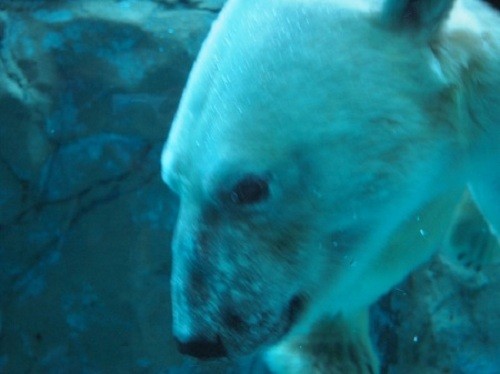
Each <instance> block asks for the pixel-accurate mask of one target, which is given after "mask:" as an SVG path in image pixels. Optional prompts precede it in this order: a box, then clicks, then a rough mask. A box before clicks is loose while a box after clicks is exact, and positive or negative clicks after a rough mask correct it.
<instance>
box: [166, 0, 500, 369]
mask: <svg viewBox="0 0 500 374" xmlns="http://www.w3.org/2000/svg"><path fill="white" fill-rule="evenodd" d="M499 27H500V19H499V16H498V14H497V13H496V11H495V10H493V9H491V8H489V7H488V6H487V5H486V4H483V3H481V2H479V1H474V0H470V1H469V0H463V1H460V0H457V1H453V0H385V1H378V0H377V1H376V0H229V1H228V3H227V4H226V6H225V8H224V9H223V11H222V12H221V14H220V15H219V18H218V20H217V21H216V22H215V24H214V25H213V27H212V30H211V32H210V34H209V36H208V38H207V40H206V41H205V43H204V45H203V47H202V50H201V52H200V54H199V57H198V59H197V61H196V62H195V65H194V67H193V69H192V72H191V74H190V77H189V80H188V83H187V86H186V88H185V91H184V93H183V96H182V99H181V102H180V106H179V109H178V112H177V115H176V117H175V119H174V123H173V125H172V128H171V132H170V134H169V137H168V139H167V142H166V144H165V147H164V149H163V153H162V159H161V162H162V177H163V179H164V181H165V182H166V183H167V184H168V185H169V186H170V188H171V189H172V190H174V191H175V192H176V193H177V194H178V195H179V197H180V209H179V215H178V220H177V225H176V230H175V235H174V239H173V244H172V251H173V265H172V266H173V269H172V278H171V285H172V303H173V320H174V326H173V330H174V335H175V339H176V340H177V342H178V345H179V348H180V351H181V352H182V353H185V354H188V355H191V356H195V357H198V358H201V359H209V358H217V357H230V358H232V357H239V356H244V355H248V354H251V353H253V352H256V351H261V352H264V353H263V355H264V356H265V359H266V362H267V364H268V366H269V370H270V371H271V372H273V373H295V372H296V373H304V372H315V373H334V372H340V373H348V372H359V373H375V372H377V371H378V362H377V356H376V354H375V353H374V350H373V348H372V346H371V343H370V339H369V336H368V320H367V307H368V306H369V305H370V304H371V303H373V302H374V301H375V300H377V298H378V297H379V296H380V295H382V294H383V293H385V292H387V291H388V290H389V289H390V288H391V287H392V286H394V285H395V284H396V283H397V282H399V281H401V280H402V279H403V278H404V277H405V276H406V275H407V274H408V273H409V272H410V271H411V270H413V269H414V268H415V267H416V266H418V265H419V264H421V263H423V262H424V261H426V260H427V259H429V257H430V256H431V255H432V254H433V253H434V252H435V251H436V250H437V249H438V248H439V246H440V243H441V242H442V240H443V238H444V237H445V236H446V233H447V232H448V230H449V227H450V222H451V221H452V220H453V217H454V215H455V214H456V213H455V210H456V207H457V205H458V204H459V201H460V200H461V196H462V195H463V194H464V191H465V190H469V191H470V193H471V195H472V196H473V199H474V202H475V204H477V206H478V207H479V208H480V210H481V212H482V214H483V215H484V217H485V218H486V220H487V221H488V224H489V226H490V228H491V230H492V232H493V233H495V234H496V235H498V234H499V233H500V208H499V207H500V167H499V165H500V123H499V119H500V118H499V114H500V91H499V90H498V87H500V45H499V35H500V28H499Z"/></svg>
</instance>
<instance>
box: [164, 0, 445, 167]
mask: <svg viewBox="0 0 500 374" xmlns="http://www.w3.org/2000/svg"><path fill="white" fill-rule="evenodd" d="M249 3H251V2H249V1H246V2H245V1H235V2H230V3H229V4H230V5H231V6H232V8H233V9H229V10H226V11H225V12H223V14H222V16H221V19H219V20H218V21H217V22H216V24H215V26H214V28H213V30H212V32H211V33H210V35H209V37H208V39H207V41H206V42H205V44H204V47H203V48H202V51H201V53H200V55H199V57H198V59H197V62H196V63H195V66H194V68H193V70H192V72H191V75H190V78H189V81H188V84H187V86H186V90H185V92H184V94H183V97H182V100H181V103H180V107H179V110H178V113H177V116H176V119H175V120H174V123H173V126H172V130H171V133H170V135H169V140H168V141H167V144H166V147H165V149H164V153H163V158H162V164H163V169H165V170H167V169H171V170H174V169H175V170H181V169H184V170H187V169H189V168H192V169H195V168H200V166H199V165H206V164H215V165H220V164H222V163H223V162H225V161H226V160H234V161H235V163H241V164H253V163H261V164H266V163H272V162H274V161H275V160H276V159H282V158H286V157H287V155H288V154H291V153H292V152H293V151H294V150H295V149H297V148H300V147H303V148H311V149H313V148H314V145H315V144H316V143H318V142H321V141H323V140H324V139H325V138H331V139H342V141H346V142H348V141H349V139H347V138H345V136H347V135H346V134H349V136H358V133H359V132H361V131H362V130H364V129H363V127H362V126H365V127H366V126H367V124H368V125H370V123H376V121H377V118H382V117H385V118H384V120H385V121H386V122H393V123H397V122H401V121H402V120H404V119H405V118H411V116H415V113H417V112H418V108H415V107H416V106H418V105H419V103H418V101H419V100H418V97H416V95H420V96H421V97H426V96H429V95H428V93H427V92H425V90H430V91H432V90H434V91H435V90H436V84H435V82H432V79H433V78H432V74H429V72H428V71H427V70H428V67H426V62H425V61H423V60H422V55H421V51H419V50H412V47H411V46H409V45H408V40H406V39H405V38H402V37H399V36H393V35H392V34H391V33H390V32H389V31H387V30H383V29H380V28H379V27H377V26H376V24H374V22H373V21H372V19H371V18H370V16H369V15H368V14H367V13H366V12H365V10H361V11H360V10H359V9H355V8H353V7H350V8H345V9H342V10H337V8H335V7H333V6H332V3H331V2H330V1H328V2H327V1H318V2H315V1H311V2H307V1H297V3H300V6H298V7H297V6H296V4H294V5H293V7H292V8H293V10H289V9H288V8H287V5H286V4H288V3H289V2H288V1H287V2H285V1H281V0H277V1H271V2H269V3H266V5H265V4H264V2H262V1H257V2H256V3H255V4H254V5H252V6H249ZM245 4H246V5H245ZM259 4H260V6H259ZM315 6H319V7H320V8H321V7H325V9H324V11H319V10H318V9H317V8H315ZM354 20H356V22H354ZM388 38H390V39H388ZM367 40H369V42H367ZM356 44H360V45H362V46H363V48H356ZM422 69H427V70H426V71H425V73H422V72H421V73H420V74H419V73H418V71H419V70H420V71H421V70H422ZM405 71H406V72H410V73H409V74H406V75H405V74H403V73H404V72H405ZM395 74H396V75H395ZM415 76H420V77H422V76H423V77H430V78H429V79H430V81H429V82H421V81H419V82H418V83H419V84H418V85H417V84H416V82H415V81H414V77H415ZM395 78H397V79H395ZM422 87H425V88H422ZM405 95H408V97H407V98H405ZM407 99H408V100H407ZM401 100H404V101H406V102H407V103H408V104H409V105H405V106H403V107H404V108H405V110H406V112H404V111H402V110H401V109H400V108H401V107H402V106H401V102H400V101H401ZM387 116H389V117H387ZM355 126H358V127H357V128H356V129H353V127H355ZM172 165H178V166H176V167H175V168H174V167H173V166H172ZM206 170H207V168H206V167H205V166H203V167H202V168H201V169H200V171H198V173H201V171H203V172H206Z"/></svg>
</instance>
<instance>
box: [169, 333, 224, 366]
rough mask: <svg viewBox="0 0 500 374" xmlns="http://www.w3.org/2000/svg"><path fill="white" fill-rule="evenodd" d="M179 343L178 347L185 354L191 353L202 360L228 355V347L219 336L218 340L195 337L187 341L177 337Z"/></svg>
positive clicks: (176, 340)
mask: <svg viewBox="0 0 500 374" xmlns="http://www.w3.org/2000/svg"><path fill="white" fill-rule="evenodd" d="M175 342H176V343H177V349H178V350H179V352H180V353H182V354H183V355H189V356H193V357H196V358H199V359H201V360H208V359H211V358H220V357H225V356H227V351H226V348H225V347H224V344H222V341H221V339H220V336H217V340H216V341H210V340H206V339H193V340H188V341H187V342H181V341H180V340H178V339H177V338H176V339H175Z"/></svg>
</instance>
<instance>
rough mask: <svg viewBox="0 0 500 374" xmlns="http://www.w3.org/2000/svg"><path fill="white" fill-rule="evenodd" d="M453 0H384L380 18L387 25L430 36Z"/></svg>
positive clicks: (444, 16) (443, 17)
mask: <svg viewBox="0 0 500 374" xmlns="http://www.w3.org/2000/svg"><path fill="white" fill-rule="evenodd" d="M454 2H455V1H454V0H386V1H385V2H384V6H383V9H382V20H383V22H384V23H386V24H388V25H389V26H392V27H396V28H402V29H408V30H411V31H413V32H416V33H418V34H423V35H425V36H428V37H431V36H432V35H433V34H435V33H436V32H437V30H438V29H439V27H440V26H441V24H442V23H443V22H444V20H445V19H446V17H447V16H448V14H449V12H450V10H451V8H452V7H453V3H454Z"/></svg>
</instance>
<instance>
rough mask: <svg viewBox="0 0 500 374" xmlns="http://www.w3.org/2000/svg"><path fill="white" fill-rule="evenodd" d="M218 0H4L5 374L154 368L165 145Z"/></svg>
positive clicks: (169, 350) (0, 150)
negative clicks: (162, 161) (180, 0)
mask: <svg viewBox="0 0 500 374" xmlns="http://www.w3.org/2000/svg"><path fill="white" fill-rule="evenodd" d="M221 5H222V2H221V1H215V0H212V1H189V2H177V1H149V0H140V1H111V0H110V1H108V0H95V1H92V0H90V1H46V2H41V1H38V2H33V1H18V0H16V1H6V0H2V1H0V43H1V45H0V48H1V49H0V142H1V146H0V185H1V190H0V297H1V314H0V372H7V373H22V372H25V373H26V372H33V373H35V372H36V373H38V372H64V373H70V372H74V373H77V372H105V373H112V372H135V371H137V372H141V371H145V372H158V371H159V370H160V369H164V368H166V367H168V366H170V365H173V364H175V363H178V362H179V357H178V355H177V353H176V350H175V348H174V347H173V344H172V339H171V332H170V305H169V303H170V300H169V272H170V253H169V251H170V249H169V243H170V239H171V232H172V227H173V223H174V220H175V216H176V204H177V202H176V200H175V198H174V197H173V196H172V195H170V193H169V191H168V189H167V188H166V187H165V186H164V185H162V183H161V181H160V173H159V155H160V150H161V147H162V143H163V141H164V140H165V137H166V135H167V131H168V126H169V124H170V122H171V119H172V116H173V114H174V112H175V110H176V107H177V103H178V100H179V96H180V94H181V91H182V88H183V86H184V83H185V80H186V78H187V74H188V72H189V69H190V67H191V64H192V61H193V59H194V58H195V56H196V53H197V51H198V49H199V47H200V44H201V42H202V40H203V38H204V37H205V35H206V33H207V31H208V29H209V27H210V24H211V22H212V21H213V19H214V17H215V16H216V12H215V11H216V10H217V9H219V8H220V6H221Z"/></svg>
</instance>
